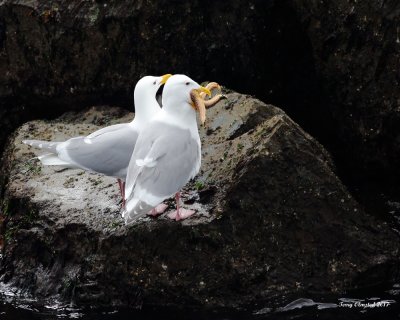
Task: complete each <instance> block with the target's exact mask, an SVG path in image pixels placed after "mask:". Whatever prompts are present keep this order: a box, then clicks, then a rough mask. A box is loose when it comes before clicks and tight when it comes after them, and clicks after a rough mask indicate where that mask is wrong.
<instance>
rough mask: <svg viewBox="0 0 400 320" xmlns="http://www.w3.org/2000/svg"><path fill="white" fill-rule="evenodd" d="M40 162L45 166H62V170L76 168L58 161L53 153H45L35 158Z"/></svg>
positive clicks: (65, 162)
mask: <svg viewBox="0 0 400 320" xmlns="http://www.w3.org/2000/svg"><path fill="white" fill-rule="evenodd" d="M37 158H38V159H39V160H40V162H41V163H42V164H43V165H45V166H62V167H64V168H78V167H77V166H76V165H73V164H72V163H69V162H67V161H64V160H62V159H60V158H59V157H58V156H57V155H56V154H54V153H47V154H44V155H42V156H39V157H37Z"/></svg>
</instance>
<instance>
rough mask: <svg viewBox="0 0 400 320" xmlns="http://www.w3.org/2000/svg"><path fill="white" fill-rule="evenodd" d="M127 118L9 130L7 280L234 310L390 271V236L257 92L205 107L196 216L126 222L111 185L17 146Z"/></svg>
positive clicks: (44, 292) (54, 291)
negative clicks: (44, 161) (45, 162)
mask: <svg viewBox="0 0 400 320" xmlns="http://www.w3.org/2000/svg"><path fill="white" fill-rule="evenodd" d="M131 116H132V115H131V114H128V115H127V114H124V113H123V112H121V111H120V110H119V109H115V108H105V107H104V108H94V109H90V110H88V111H85V112H83V113H77V114H74V113H69V114H66V115H64V116H63V117H61V118H59V119H56V120H54V121H50V122H48V121H33V122H29V123H26V124H24V125H23V126H22V127H21V128H19V129H18V131H16V133H15V134H14V136H13V138H12V139H10V141H9V144H8V147H7V151H6V153H5V157H4V160H3V163H2V167H3V170H4V174H6V175H7V176H8V184H7V185H6V186H5V188H6V192H5V201H4V203H3V207H2V212H3V214H2V218H3V228H2V234H3V240H4V247H3V260H2V267H1V277H2V280H3V281H6V282H8V283H9V284H11V285H14V286H17V287H19V288H21V289H23V290H25V291H27V292H30V293H32V294H34V295H35V296H36V297H39V298H40V297H42V298H44V297H57V298H59V299H64V300H66V301H70V300H71V299H72V301H75V302H76V303H78V304H84V303H90V304H91V305H93V304H104V305H109V304H114V305H130V306H139V305H141V304H143V303H144V304H152V305H177V306H181V305H182V304H184V305H207V306H226V307H239V306H243V305H246V304H248V303H254V302H255V301H260V300H268V298H271V297H276V295H279V294H284V293H288V292H291V293H294V292H302V293H304V292H315V291H318V292H323V293H327V292H338V291H341V290H345V289H348V288H355V287H362V286H365V285H367V284H368V285H371V284H376V283H382V282H384V281H386V280H389V279H391V278H392V277H394V276H395V274H396V272H397V270H396V265H397V266H398V262H399V259H398V243H399V241H398V240H399V239H398V236H397V235H395V234H394V233H393V231H392V230H391V229H390V228H389V227H388V226H387V225H386V224H385V223H382V222H380V221H376V220H375V219H374V218H372V217H370V216H368V215H366V214H365V213H364V212H363V210H362V209H361V208H360V206H359V205H358V204H357V203H356V202H355V201H354V200H353V198H352V197H351V196H350V195H349V193H348V192H347V191H346V189H345V188H344V187H343V185H342V184H341V182H340V181H339V179H338V178H337V177H336V175H335V174H334V172H333V164H332V161H331V159H330V157H329V155H328V154H327V152H326V151H325V150H324V149H323V148H322V147H321V145H320V144H319V143H318V142H316V141H315V140H314V139H313V138H311V137H310V136H309V135H308V134H307V133H305V132H304V131H303V130H302V129H301V128H300V127H299V126H298V125H297V124H296V123H294V122H293V121H292V120H291V119H290V118H289V117H288V116H287V115H285V113H284V112H282V111H281V110H279V109H277V108H276V107H274V106H272V105H265V104H264V103H262V102H260V101H259V100H256V99H254V98H252V97H249V96H245V95H241V94H237V93H229V94H227V99H226V100H223V101H221V102H220V103H218V104H217V106H216V107H214V108H213V109H211V110H209V113H208V123H207V126H206V128H203V129H201V136H202V143H203V149H202V151H203V161H202V168H201V172H200V174H199V175H198V177H197V178H196V179H195V181H192V182H191V183H190V184H189V185H188V186H187V188H186V194H185V197H184V198H185V202H186V204H185V205H186V206H187V207H191V208H194V209H196V210H197V211H198V213H197V215H195V216H194V217H192V218H190V219H188V220H185V221H183V222H175V221H170V220H169V219H168V218H166V217H164V216H161V217H160V218H158V219H151V218H145V219H142V220H140V221H137V222H136V223H134V224H133V225H131V226H128V227H127V226H125V225H124V224H123V220H122V218H121V216H120V212H119V196H118V189H117V184H116V182H115V180H113V179H111V178H107V177H102V176H98V175H96V174H90V173H85V172H83V171H80V170H56V169H55V168H51V167H42V166H41V165H40V164H39V163H38V162H37V161H36V160H33V157H34V155H36V154H37V152H36V151H33V150H32V149H29V148H28V147H27V146H25V145H22V144H21V140H22V139H26V138H42V139H54V140H62V139H65V138H66V137H69V136H74V135H79V134H85V133H87V132H91V131H92V130H94V129H95V128H97V127H98V125H99V124H101V125H108V124H110V123H114V122H120V121H127V119H129V118H131ZM169 203H170V204H171V208H170V209H172V207H173V202H172V201H170V202H169Z"/></svg>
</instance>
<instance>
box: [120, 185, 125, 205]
mask: <svg viewBox="0 0 400 320" xmlns="http://www.w3.org/2000/svg"><path fill="white" fill-rule="evenodd" d="M121 193H122V208H123V209H125V181H123V182H122V192H121Z"/></svg>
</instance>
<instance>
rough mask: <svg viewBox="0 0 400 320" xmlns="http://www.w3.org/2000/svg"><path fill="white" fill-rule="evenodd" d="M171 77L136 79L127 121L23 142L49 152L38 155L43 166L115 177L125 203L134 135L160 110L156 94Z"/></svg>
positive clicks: (167, 75) (168, 75)
mask: <svg viewBox="0 0 400 320" xmlns="http://www.w3.org/2000/svg"><path fill="white" fill-rule="evenodd" d="M170 76H171V75H170V74H166V75H163V76H161V77H153V76H145V77H143V78H141V79H140V80H139V81H138V83H137V84H136V86H135V92H134V100H135V118H134V119H133V120H132V121H131V122H130V123H122V124H115V125H112V126H108V127H105V128H102V129H100V130H97V131H95V132H93V133H91V134H89V135H88V136H86V137H84V136H80V137H75V138H71V139H69V140H67V141H64V142H48V141H40V140H24V141H22V142H23V143H25V144H28V145H30V146H33V147H36V148H39V149H43V150H46V151H47V152H49V153H47V154H44V155H42V156H39V157H38V159H39V160H40V161H41V162H42V164H44V165H57V166H62V167H65V168H80V169H84V170H88V171H92V172H97V173H101V174H104V175H106V176H111V177H115V178H117V179H118V184H119V187H120V191H121V196H122V198H123V206H124V199H125V197H124V190H125V182H124V181H125V178H126V173H127V167H128V164H129V160H130V159H131V156H132V152H133V149H134V147H135V144H136V140H137V137H138V135H139V132H140V131H141V130H143V129H144V128H145V127H146V125H147V123H148V121H149V120H150V119H151V118H152V117H153V116H154V115H155V114H157V112H158V111H159V110H160V106H159V105H158V103H157V100H156V93H157V90H158V89H159V88H160V86H161V85H163V84H165V82H166V81H167V80H168V78H169V77H170Z"/></svg>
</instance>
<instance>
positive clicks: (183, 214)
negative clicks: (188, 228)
mask: <svg viewBox="0 0 400 320" xmlns="http://www.w3.org/2000/svg"><path fill="white" fill-rule="evenodd" d="M195 213H196V212H195V211H194V210H188V209H183V208H179V213H178V210H175V211H173V212H171V213H168V214H167V216H168V218H170V219H172V220H175V221H179V220H184V219H186V218H189V217H190V216H192V215H194V214H195Z"/></svg>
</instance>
